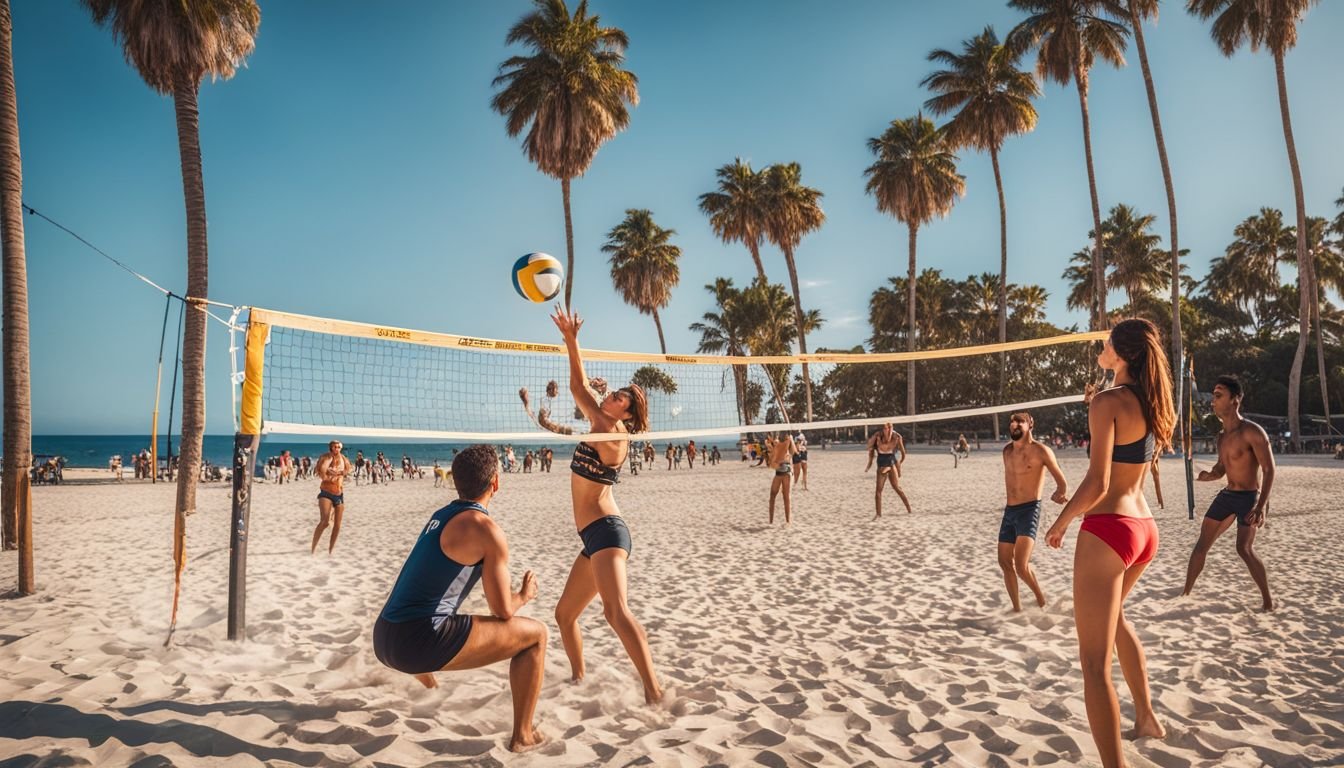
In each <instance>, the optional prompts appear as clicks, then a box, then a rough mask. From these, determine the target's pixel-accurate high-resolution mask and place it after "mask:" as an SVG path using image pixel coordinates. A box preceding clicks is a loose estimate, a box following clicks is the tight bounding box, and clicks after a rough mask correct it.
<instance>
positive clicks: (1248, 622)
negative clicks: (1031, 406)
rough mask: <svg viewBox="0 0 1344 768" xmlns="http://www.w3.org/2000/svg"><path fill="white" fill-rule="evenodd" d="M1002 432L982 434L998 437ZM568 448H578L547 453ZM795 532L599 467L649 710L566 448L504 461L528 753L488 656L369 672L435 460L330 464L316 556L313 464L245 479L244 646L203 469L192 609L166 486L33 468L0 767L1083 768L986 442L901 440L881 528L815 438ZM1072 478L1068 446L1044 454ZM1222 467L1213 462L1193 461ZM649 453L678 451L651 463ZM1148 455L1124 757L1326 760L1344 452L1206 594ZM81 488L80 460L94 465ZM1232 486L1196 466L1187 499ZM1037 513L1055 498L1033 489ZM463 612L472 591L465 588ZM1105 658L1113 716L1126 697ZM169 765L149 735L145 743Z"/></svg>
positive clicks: (1209, 761)
mask: <svg viewBox="0 0 1344 768" xmlns="http://www.w3.org/2000/svg"><path fill="white" fill-rule="evenodd" d="M988 447H989V446H986V448H988ZM560 453H561V454H562V455H564V456H566V457H567V456H568V453H569V451H568V449H566V450H563V451H561V452H560ZM811 458H812V461H811V465H810V466H811V476H810V483H809V485H810V488H811V490H809V491H806V492H802V491H800V492H798V493H797V494H795V510H794V514H795V518H794V523H793V525H792V527H790V528H787V529H786V528H783V527H782V526H781V525H779V524H776V525H775V526H774V527H773V528H771V527H769V526H767V525H766V510H765V500H766V493H767V489H768V486H769V477H770V476H769V473H768V471H767V470H766V469H764V468H749V467H747V466H746V465H744V464H740V463H738V462H736V461H733V462H728V463H724V464H723V465H721V466H718V467H697V468H696V469H695V470H693V471H686V470H682V471H675V472H668V471H666V470H665V469H661V468H660V469H655V470H652V471H649V470H646V471H644V472H643V473H641V474H640V475H638V476H636V477H631V476H629V475H628V473H627V474H626V475H625V476H623V481H622V482H621V484H620V485H618V486H617V488H616V495H617V500H618V502H619V504H620V506H621V508H622V510H623V512H624V514H625V516H626V518H627V520H628V521H629V525H630V528H631V531H632V534H633V537H634V551H633V554H632V556H631V560H630V566H629V574H630V576H629V578H630V595H631V606H632V609H633V610H634V612H635V614H636V615H637V616H638V617H639V618H640V619H641V620H642V621H643V623H644V625H645V627H646V629H647V631H648V634H649V638H650V644H651V647H652V651H653V656H654V660H655V663H656V665H657V667H658V669H659V672H660V674H661V675H662V678H663V682H664V684H665V685H666V686H668V688H669V692H668V696H667V701H666V702H665V703H664V705H662V706H660V707H657V708H650V707H648V706H645V705H644V704H643V699H642V695H641V691H640V687H639V681H638V678H637V677H636V676H635V673H634V669H633V667H632V666H631V664H630V662H629V660H628V659H627V658H626V656H625V654H624V652H623V651H622V649H621V647H620V645H619V643H618V641H617V639H616V636H615V634H614V633H613V632H612V631H611V630H610V628H609V627H607V626H606V624H605V622H604V621H603V619H602V616H601V610H600V607H599V605H598V604H597V603H594V605H593V606H592V607H590V609H589V611H588V613H586V614H585V616H584V621H583V627H584V631H585V642H586V658H587V661H588V677H587V679H586V680H585V681H583V682H582V683H581V684H578V685H573V684H570V683H569V682H568V676H569V669H568V664H567V662H566V659H565V656H564V652H563V650H562V649H561V647H560V643H559V638H558V635H557V633H556V631H555V627H554V620H553V618H552V616H551V613H552V611H553V609H554V607H555V602H556V600H557V598H558V597H559V593H560V588H561V586H562V585H563V583H564V578H565V575H566V573H567V572H568V568H569V565H570V563H571V562H572V560H573V558H574V556H575V554H576V553H577V551H578V549H579V541H578V538H577V536H576V535H575V532H574V529H573V525H572V518H571V512H570V508H569V495H568V483H569V479H568V472H567V471H560V470H562V469H563V468H564V467H565V466H566V464H567V459H566V461H561V460H560V457H559V456H557V462H556V466H557V471H556V472H555V473H553V474H549V475H546V474H530V475H522V474H514V475H508V476H506V477H505V478H504V481H503V487H502V489H501V492H500V494H499V495H498V496H497V497H496V499H495V502H494V504H493V505H492V508H491V513H492V514H493V516H494V517H495V518H496V519H497V520H498V521H499V523H500V524H501V525H502V527H503V528H504V530H505V532H506V533H507V534H508V536H509V539H510V545H511V548H512V560H513V566H512V567H513V573H514V577H515V579H517V578H519V577H521V575H522V572H523V570H524V569H532V570H534V571H535V572H536V573H537V576H538V580H539V583H540V590H541V591H540V596H539V597H538V599H537V601H536V602H535V603H533V604H531V605H529V606H528V607H527V608H526V609H524V613H526V614H528V615H531V616H534V617H536V618H538V619H541V620H542V621H544V622H545V623H546V624H547V625H548V626H549V627H550V629H551V642H550V647H549V650H548V652H547V668H546V683H545V686H544V688H543V690H542V694H541V701H540V703H539V705H538V716H539V725H540V728H541V729H542V731H543V732H544V733H545V734H546V735H547V736H549V737H550V742H549V743H548V744H547V745H546V746H544V747H543V748H541V750H539V751H538V752H535V753H531V754H528V755H522V756H514V755H511V754H510V753H508V752H507V751H506V749H505V744H506V741H507V736H508V727H509V723H510V720H511V714H510V699H509V694H508V686H507V680H506V675H505V667H504V666H502V665H501V666H497V667H494V668H489V669H484V670H477V671H472V672H467V673H455V674H443V675H440V687H439V688H438V689H436V690H432V691H430V690H425V689H424V688H422V687H421V686H420V685H419V684H417V683H416V682H415V681H414V680H413V679H411V678H410V677H408V676H405V675H401V674H399V673H396V672H393V671H391V670H389V669H386V668H384V667H383V666H381V665H380V664H379V663H378V662H377V660H376V659H375V658H374V655H373V650H372V626H373V621H374V618H375V616H376V614H377V612H378V610H379V609H380V608H381V606H382V604H383V601H384V599H385V597H386V595H387V592H388V590H389V588H390V587H391V584H392V582H393V580H394V579H395V577H396V575H397V572H398V570H399V568H400V566H401V564H402V561H403V559H404V558H405V555H406V553H407V551H408V550H409V547H410V545H411V543H412V541H413V540H414V538H415V536H416V533H417V531H418V528H419V526H420V525H421V524H422V523H423V522H424V520H425V519H426V518H427V517H428V516H429V514H430V513H431V512H432V511H433V510H434V509H435V508H437V507H438V506H441V505H442V504H444V503H446V502H447V501H449V500H451V498H453V494H452V492H451V490H447V489H436V488H434V487H433V482H432V481H431V480H429V479H425V480H415V481H397V482H395V483H393V484H391V485H388V486H373V487H370V486H359V487H353V486H351V487H348V488H347V492H346V499H347V504H348V507H347V512H346V519H345V529H344V531H343V532H342V534H341V538H340V541H339V543H338V545H337V547H336V550H335V554H334V556H331V557H328V556H327V555H326V553H325V552H322V551H320V550H319V554H318V555H316V556H312V555H310V554H309V552H308V542H309V538H310V536H311V533H312V529H313V525H314V523H315V521H316V505H315V503H314V497H315V495H316V493H317V486H316V483H315V481H311V480H309V481H307V482H298V483H293V484H289V485H284V486H275V485H265V486H258V487H257V489H256V491H255V494H254V501H253V507H252V538H251V545H250V546H251V549H250V563H249V568H250V571H249V604H248V620H249V621H248V640H247V641H246V642H244V643H231V642H229V641H227V640H226V639H225V608H226V583H227V564H228V549H227V547H228V527H229V525H228V498H229V494H228V490H227V488H226V487H225V486H224V485H223V484H213V485H209V486H203V487H202V488H201V490H200V493H199V504H200V510H199V512H198V513H197V514H196V515H195V516H194V517H192V518H191V519H190V521H189V548H190V561H189V563H188V566H187V571H186V579H185V583H184V587H183V604H182V610H181V617H180V619H179V627H178V630H177V633H176V635H175V636H174V638H173V642H172V644H171V646H170V647H168V648H164V647H163V643H164V639H165V636H166V630H167V626H168V614H169V608H170V601H171V594H172V569H171V530H172V511H171V510H172V499H173V487H172V486H171V485H168V484H159V485H147V484H143V483H130V482H127V483H125V484H121V485H118V484H114V483H107V482H104V481H102V479H104V478H106V476H107V475H106V473H104V472H93V471H84V472H75V471H72V475H71V477H72V479H74V480H76V481H78V480H80V479H81V478H83V479H87V480H90V482H72V483H69V484H67V485H64V486H60V487H41V488H36V489H34V508H35V511H36V524H35V541H36V547H37V550H36V571H37V582H38V590H39V591H38V593H37V594H36V595H35V596H32V597H27V598H23V599H15V598H14V597H13V595H12V592H13V589H14V587H15V572H16V558H15V553H14V552H4V553H3V554H0V593H7V597H6V598H5V599H2V600H0V763H2V764H3V765H7V766H36V765H63V766H72V765H97V766H116V765H132V764H135V765H169V764H172V765H179V766H197V765H199V766H205V765H211V766H215V765H230V766H233V765H244V766H245V765H262V764H270V765H291V764H294V765H305V766H310V765H359V766H413V765H414V766H419V765H446V764H453V763H462V764H471V765H496V764H509V765H518V766H530V765H538V766H540V765H545V766H553V765H590V764H604V765H628V764H632V763H633V764H651V765H658V766H668V765H682V766H702V765H712V764H720V765H740V764H745V763H761V764H765V765H772V766H778V765H859V764H867V765H953V766H1019V765H1020V766H1029V765H1030V766H1035V765H1052V764H1053V765H1061V766H1063V765H1096V764H1098V763H1097V762H1096V757H1095V750H1094V746H1093V744H1092V740H1091V737H1090V736H1089V733H1088V729H1087V721H1086V716H1085V713H1084V709H1083V695H1082V677H1081V674H1080V672H1079V669H1078V660H1077V651H1076V646H1075V640H1074V627H1073V620H1072V600H1071V597H1070V594H1071V583H1070V572H1071V571H1070V569H1071V560H1072V552H1073V544H1074V540H1075V538H1076V536H1077V533H1078V526H1077V524H1075V525H1074V526H1073V527H1072V529H1071V530H1070V534H1069V537H1068V539H1067V540H1066V544H1065V548H1064V549H1063V550H1059V551H1054V550H1048V549H1046V548H1045V547H1044V546H1043V545H1041V546H1040V547H1039V548H1038V549H1037V554H1036V557H1035V559H1034V562H1035V565H1036V568H1037V571H1038V574H1039V577H1040V580H1041V584H1042V586H1043V587H1044V589H1045V590H1046V592H1047V596H1048V598H1049V600H1048V604H1047V606H1046V607H1045V608H1044V609H1038V608H1036V607H1035V605H1034V602H1033V601H1032V600H1030V595H1029V594H1028V593H1026V592H1025V590H1024V593H1023V594H1024V603H1026V604H1027V605H1029V607H1028V608H1027V609H1026V610H1025V611H1024V612H1023V613H1022V614H1017V615H1014V614H1012V613H1010V610H1009V609H1010V604H1009V602H1008V598H1007V595H1006V593H1005V592H1004V588H1003V585H1002V580H1001V576H1000V571H999V569H998V566H997V564H996V562H995V557H994V546H995V535H996V533H997V530H998V526H999V519H1000V515H1001V512H1002V506H1003V482H1002V468H1001V463H1000V460H999V458H998V455H997V452H996V451H993V450H985V451H982V452H977V453H975V454H973V456H972V458H971V459H970V460H968V461H964V462H963V463H962V464H961V466H960V468H956V469H954V468H953V466H952V459H951V458H950V457H949V456H947V455H946V454H932V453H916V454H914V455H913V456H912V457H911V458H910V460H909V461H908V462H907V463H906V468H905V478H904V482H903V485H904V486H905V487H906V488H907V489H908V493H909V494H910V497H911V501H912V502H913V504H914V506H915V514H914V515H912V516H907V515H906V514H905V513H904V511H903V510H902V509H901V508H900V504H899V502H898V500H897V499H896V497H895V496H894V495H893V494H891V493H890V492H888V495H887V496H886V503H885V505H884V507H885V515H884V517H883V518H882V519H881V520H879V521H876V522H873V521H872V520H871V518H872V516H873V513H872V487H873V482H874V479H873V478H874V476H873V474H872V472H869V473H868V474H866V475H865V474H864V473H863V471H862V470H863V465H864V457H863V455H862V454H861V453H859V452H855V451H838V450H832V451H822V450H817V449H813V450H812V451H811ZM1060 458H1061V464H1062V466H1063V468H1064V471H1065V473H1066V474H1067V476H1068V477H1069V480H1070V483H1071V484H1073V485H1076V484H1077V482H1078V481H1079V480H1081V478H1082V476H1083V473H1084V470H1085V466H1086V465H1085V459H1084V457H1083V454H1082V452H1081V451H1078V450H1066V451H1063V452H1061V453H1060ZM1211 463H1212V460H1211V458H1210V457H1207V456H1206V457H1201V460H1200V464H1201V466H1204V467H1207V466H1208V465H1209V464H1211ZM662 466H666V465H665V463H664V464H663V465H662ZM1180 466H1181V465H1180V463H1179V462H1178V461H1176V460H1170V461H1167V462H1166V463H1165V464H1164V472H1163V475H1164V478H1165V479H1166V496H1167V499H1166V500H1167V502H1168V508H1167V510H1166V511H1156V501H1155V497H1153V496H1152V494H1151V486H1150V487H1149V494H1150V503H1152V504H1153V506H1154V509H1155V512H1156V514H1157V516H1158V521H1159V527H1160V531H1161V537H1162V544H1161V549H1160V551H1159V553H1158V556H1157V559H1156V561H1155V562H1154V564H1153V565H1152V566H1151V567H1150V568H1149V570H1148V572H1147V574H1146V575H1145V576H1144V578H1143V580H1142V581H1140V582H1139V584H1138V586H1137V587H1136V588H1135V591H1134V593H1133V594H1132V595H1131V597H1130V600H1129V602H1128V605H1127V616H1128V617H1129V618H1130V619H1131V620H1132V621H1133V622H1134V623H1135V624H1136V626H1137V627H1138V631H1139V634H1140V636H1141V637H1142V639H1143V641H1144V644H1145V647H1146V649H1147V653H1148V661H1149V665H1150V672H1151V680H1152V685H1153V692H1154V703H1155V706H1156V708H1157V711H1158V713H1159V715H1160V716H1161V717H1162V718H1164V720H1165V723H1166V726H1167V728H1168V731H1169V735H1168V737H1167V738H1166V740H1165V741H1160V742H1159V741H1153V740H1145V741H1142V742H1138V743H1137V744H1133V745H1131V746H1130V747H1128V748H1127V754H1128V757H1129V760H1130V761H1131V764H1132V765H1136V766H1149V765H1156V766H1163V767H1164V768H1191V767H1193V766H1261V765H1270V766H1275V768H1288V767H1290V766H1317V765H1340V764H1344V724H1342V723H1344V693H1341V691H1344V572H1342V571H1341V568H1340V567H1339V558H1338V555H1339V552H1340V544H1339V542H1340V541H1341V539H1344V519H1341V516H1340V509H1339V506H1340V502H1339V499H1340V497H1341V494H1340V489H1341V488H1344V462H1334V461H1330V460H1328V459H1325V458H1301V459H1288V460H1285V461H1283V462H1282V464H1281V465H1280V471H1279V476H1278V480H1277V482H1276V484H1275V488H1274V503H1273V504H1272V506H1271V513H1270V523H1269V527H1268V528H1267V529H1265V530H1264V531H1263V532H1262V534H1261V536H1260V538H1259V540H1258V549H1259V551H1260V552H1261V554H1262V557H1263V558H1264V560H1265V562H1266V564H1267V567H1268V568H1269V575H1270V583H1271V587H1272V588H1273V589H1274V590H1275V592H1276V596H1277V599H1278V600H1279V602H1280V605H1281V607H1280V609H1279V610H1278V611H1277V612H1275V613H1273V614H1268V615H1267V614H1262V613H1259V612H1257V610H1256V609H1257V608H1258V607H1259V598H1258V595H1257V594H1256V592H1255V588H1254V585H1253V583H1252V582H1251V580H1250V578H1249V576H1248V575H1247V573H1246V570H1245V567H1244V565H1243V564H1242V562H1241V560H1240V559H1239V558H1238V557H1237V555H1236V551H1235V546H1234V542H1233V537H1232V536H1231V535H1227V536H1225V537H1224V538H1223V539H1222V540H1220V541H1219V542H1218V544H1217V546H1216V547H1215V548H1214V550H1213V552H1212V553H1211V554H1210V557H1209V561H1208V566H1207V568H1206V570H1205V572H1204V575H1203V577H1202V578H1201V580H1200V582H1199V584H1198V587H1197V590H1196V593H1195V595H1193V596H1192V597H1190V598H1184V599H1182V598H1180V597H1178V595H1179V592H1180V587H1181V584H1182V582H1183V578H1184V574H1185V565H1186V559H1187V556H1188V554H1189V550H1190V547H1191V546H1192V545H1193V543H1194V540H1195V537H1196V535H1197V531H1198V526H1199V518H1198V517H1197V518H1196V520H1194V521H1190V520H1187V519H1186V510H1185V506H1184V491H1183V489H1182V488H1181V486H1180V483H1179V482H1178V478H1179V477H1180V473H1181V469H1180ZM93 479H98V480H99V481H98V482H93V481H92V480H93ZM1219 487H1220V486H1219V485H1218V484H1200V485H1198V486H1197V488H1196V504H1197V506H1198V510H1199V514H1200V515H1202V513H1203V510H1204V508H1205V507H1206V506H1207V504H1208V502H1209V500H1210V499H1211V498H1212V496H1213V495H1214V493H1216V492H1217V490H1218V489H1219ZM1046 508H1047V511H1046V513H1045V515H1044V518H1045V519H1044V520H1043V522H1042V531H1044V528H1045V526H1046V525H1048V523H1049V522H1050V521H1053V519H1054V517H1055V515H1056V513H1057V511H1058V509H1059V508H1058V507H1057V506H1055V505H1053V504H1048V503H1047V505H1046ZM467 608H468V609H469V610H470V611H471V612H473V613H481V612H484V611H485V601H484V597H483V595H482V593H481V590H480V589H477V590H476V591H475V592H474V593H473V594H472V596H471V598H470V600H469V602H468V604H467ZM1115 679H1116V683H1117V688H1118V690H1119V693H1120V701H1121V708H1122V712H1123V717H1124V719H1125V721H1126V723H1125V726H1124V727H1128V725H1129V723H1128V721H1129V720H1130V718H1131V717H1132V713H1133V707H1132V704H1131V701H1130V698H1129V694H1128V690H1127V689H1126V688H1125V687H1124V684H1123V681H1122V680H1121V678H1120V673H1119V667H1118V666H1117V667H1116V669H1115ZM151 756H157V757H151Z"/></svg>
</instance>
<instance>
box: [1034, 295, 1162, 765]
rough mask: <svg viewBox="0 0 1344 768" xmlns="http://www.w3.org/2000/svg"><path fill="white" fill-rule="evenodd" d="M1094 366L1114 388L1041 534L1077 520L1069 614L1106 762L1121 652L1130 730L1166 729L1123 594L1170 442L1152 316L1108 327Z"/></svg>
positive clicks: (1113, 761)
mask: <svg viewBox="0 0 1344 768" xmlns="http://www.w3.org/2000/svg"><path fill="white" fill-rule="evenodd" d="M1097 364H1098V365H1099V366H1100V367H1101V368H1103V369H1106V370H1110V371H1113V372H1114V374H1115V384H1116V386H1114V387H1112V388H1110V389H1107V390H1105V391H1103V392H1097V393H1096V394H1095V396H1094V397H1092V398H1091V402H1090V403H1089V406H1088V411H1087V421H1088V426H1089V427H1090V429H1091V437H1090V440H1091V441H1092V443H1093V446H1092V447H1094V448H1096V450H1095V451H1093V452H1092V454H1091V456H1090V457H1089V462H1088V468H1087V476H1086V477H1084V478H1083V481H1082V482H1081V483H1079V485H1078V488H1077V489H1076V490H1075V491H1074V493H1073V498H1072V499H1070V500H1069V503H1068V504H1066V505H1065V507H1064V510H1063V511H1061V512H1060V513H1059V518H1058V519H1057V520H1056V521H1055V524H1054V525H1052V526H1050V530H1049V531H1048V532H1047V533H1046V537H1045V540H1046V544H1047V545H1049V546H1050V547H1052V548H1055V549H1058V548H1059V547H1061V546H1062V545H1063V543H1064V535H1065V533H1067V532H1068V528H1069V523H1070V522H1072V521H1073V519H1074V518H1076V517H1080V516H1081V517H1082V518H1083V525H1082V530H1081V531H1080V532H1079V533H1078V542H1077V545H1076V548H1075V550H1074V556H1073V616H1074V627H1075V631H1076V632H1077V633H1078V652H1079V662H1080V666H1081V667H1082V673H1083V697H1084V699H1085V702H1086V711H1087V721H1088V724H1089V725H1090V726H1091V729H1092V740H1093V741H1094V742H1095V743H1096V745H1097V750H1098V751H1099V752H1100V753H1101V762H1102V764H1103V765H1105V766H1118V765H1123V764H1124V752H1123V751H1122V749H1121V746H1120V744H1121V738H1120V705H1119V702H1118V701H1117V699H1116V695H1115V684H1114V683H1113V682H1112V680H1111V673H1112V659H1113V658H1118V659H1119V660H1120V669H1121V670H1122V671H1123V672H1124V678H1125V683H1126V684H1127V685H1128V686H1129V692H1130V694H1131V695H1132V697H1133V699H1134V712H1135V715H1134V726H1135V727H1134V730H1133V731H1131V733H1132V734H1133V736H1134V737H1135V738H1143V737H1155V738H1159V739H1160V738H1162V737H1163V736H1165V735H1166V731H1165V729H1164V728H1163V727H1162V724H1161V723H1160V722H1158V719H1157V714H1156V713H1155V712H1154V711H1153V701H1152V694H1151V692H1150V689H1149V686H1148V666H1147V661H1146V659H1145V658H1144V652H1143V644H1142V643H1141V642H1140V640H1139V636H1138V633H1137V632H1136V631H1135V629H1134V625H1133V624H1131V623H1130V621H1129V620H1128V619H1126V618H1125V615H1124V601H1125V598H1126V597H1127V596H1128V595H1129V592H1130V590H1131V589H1132V588H1133V586H1134V584H1135V583H1137V582H1138V580H1139V578H1140V577H1141V576H1142V575H1143V572H1144V570H1145V569H1146V568H1147V567H1148V564H1149V563H1151V562H1152V560H1153V556H1154V555H1156V554H1157V548H1158V533H1157V524H1156V522H1154V520H1153V514H1152V512H1151V511H1150V510H1149V509H1148V502H1147V501H1146V500H1145V499H1144V496H1143V483H1144V474H1146V473H1147V471H1148V468H1149V467H1150V466H1151V465H1152V461H1153V456H1154V455H1155V454H1156V453H1158V452H1160V451H1162V450H1164V449H1166V448H1169V447H1170V446H1171V433H1172V429H1173V428H1174V427H1175V424H1176V414H1175V410H1174V408H1173V407H1172V396H1171V389H1172V387H1171V370H1170V368H1169V367H1168V363H1167V355H1166V351H1165V348H1164V347H1163V345H1162V339H1161V335H1160V334H1159V333H1158V330H1157V327H1156V326H1154V325H1153V324H1152V323H1151V322H1149V321H1147V320H1143V319H1139V318H1131V319H1128V320H1123V321H1121V322H1119V323H1117V324H1116V325H1115V327H1114V328H1112V329H1111V334H1110V338H1108V339H1107V340H1106V344H1105V346H1104V347H1103V348H1102V351H1101V354H1100V355H1099V356H1098V358H1097Z"/></svg>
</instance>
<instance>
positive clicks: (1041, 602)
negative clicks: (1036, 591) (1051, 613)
mask: <svg viewBox="0 0 1344 768" xmlns="http://www.w3.org/2000/svg"><path fill="white" fill-rule="evenodd" d="M1036 607H1037V608H1044V607H1045V595H1037V596H1036Z"/></svg>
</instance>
